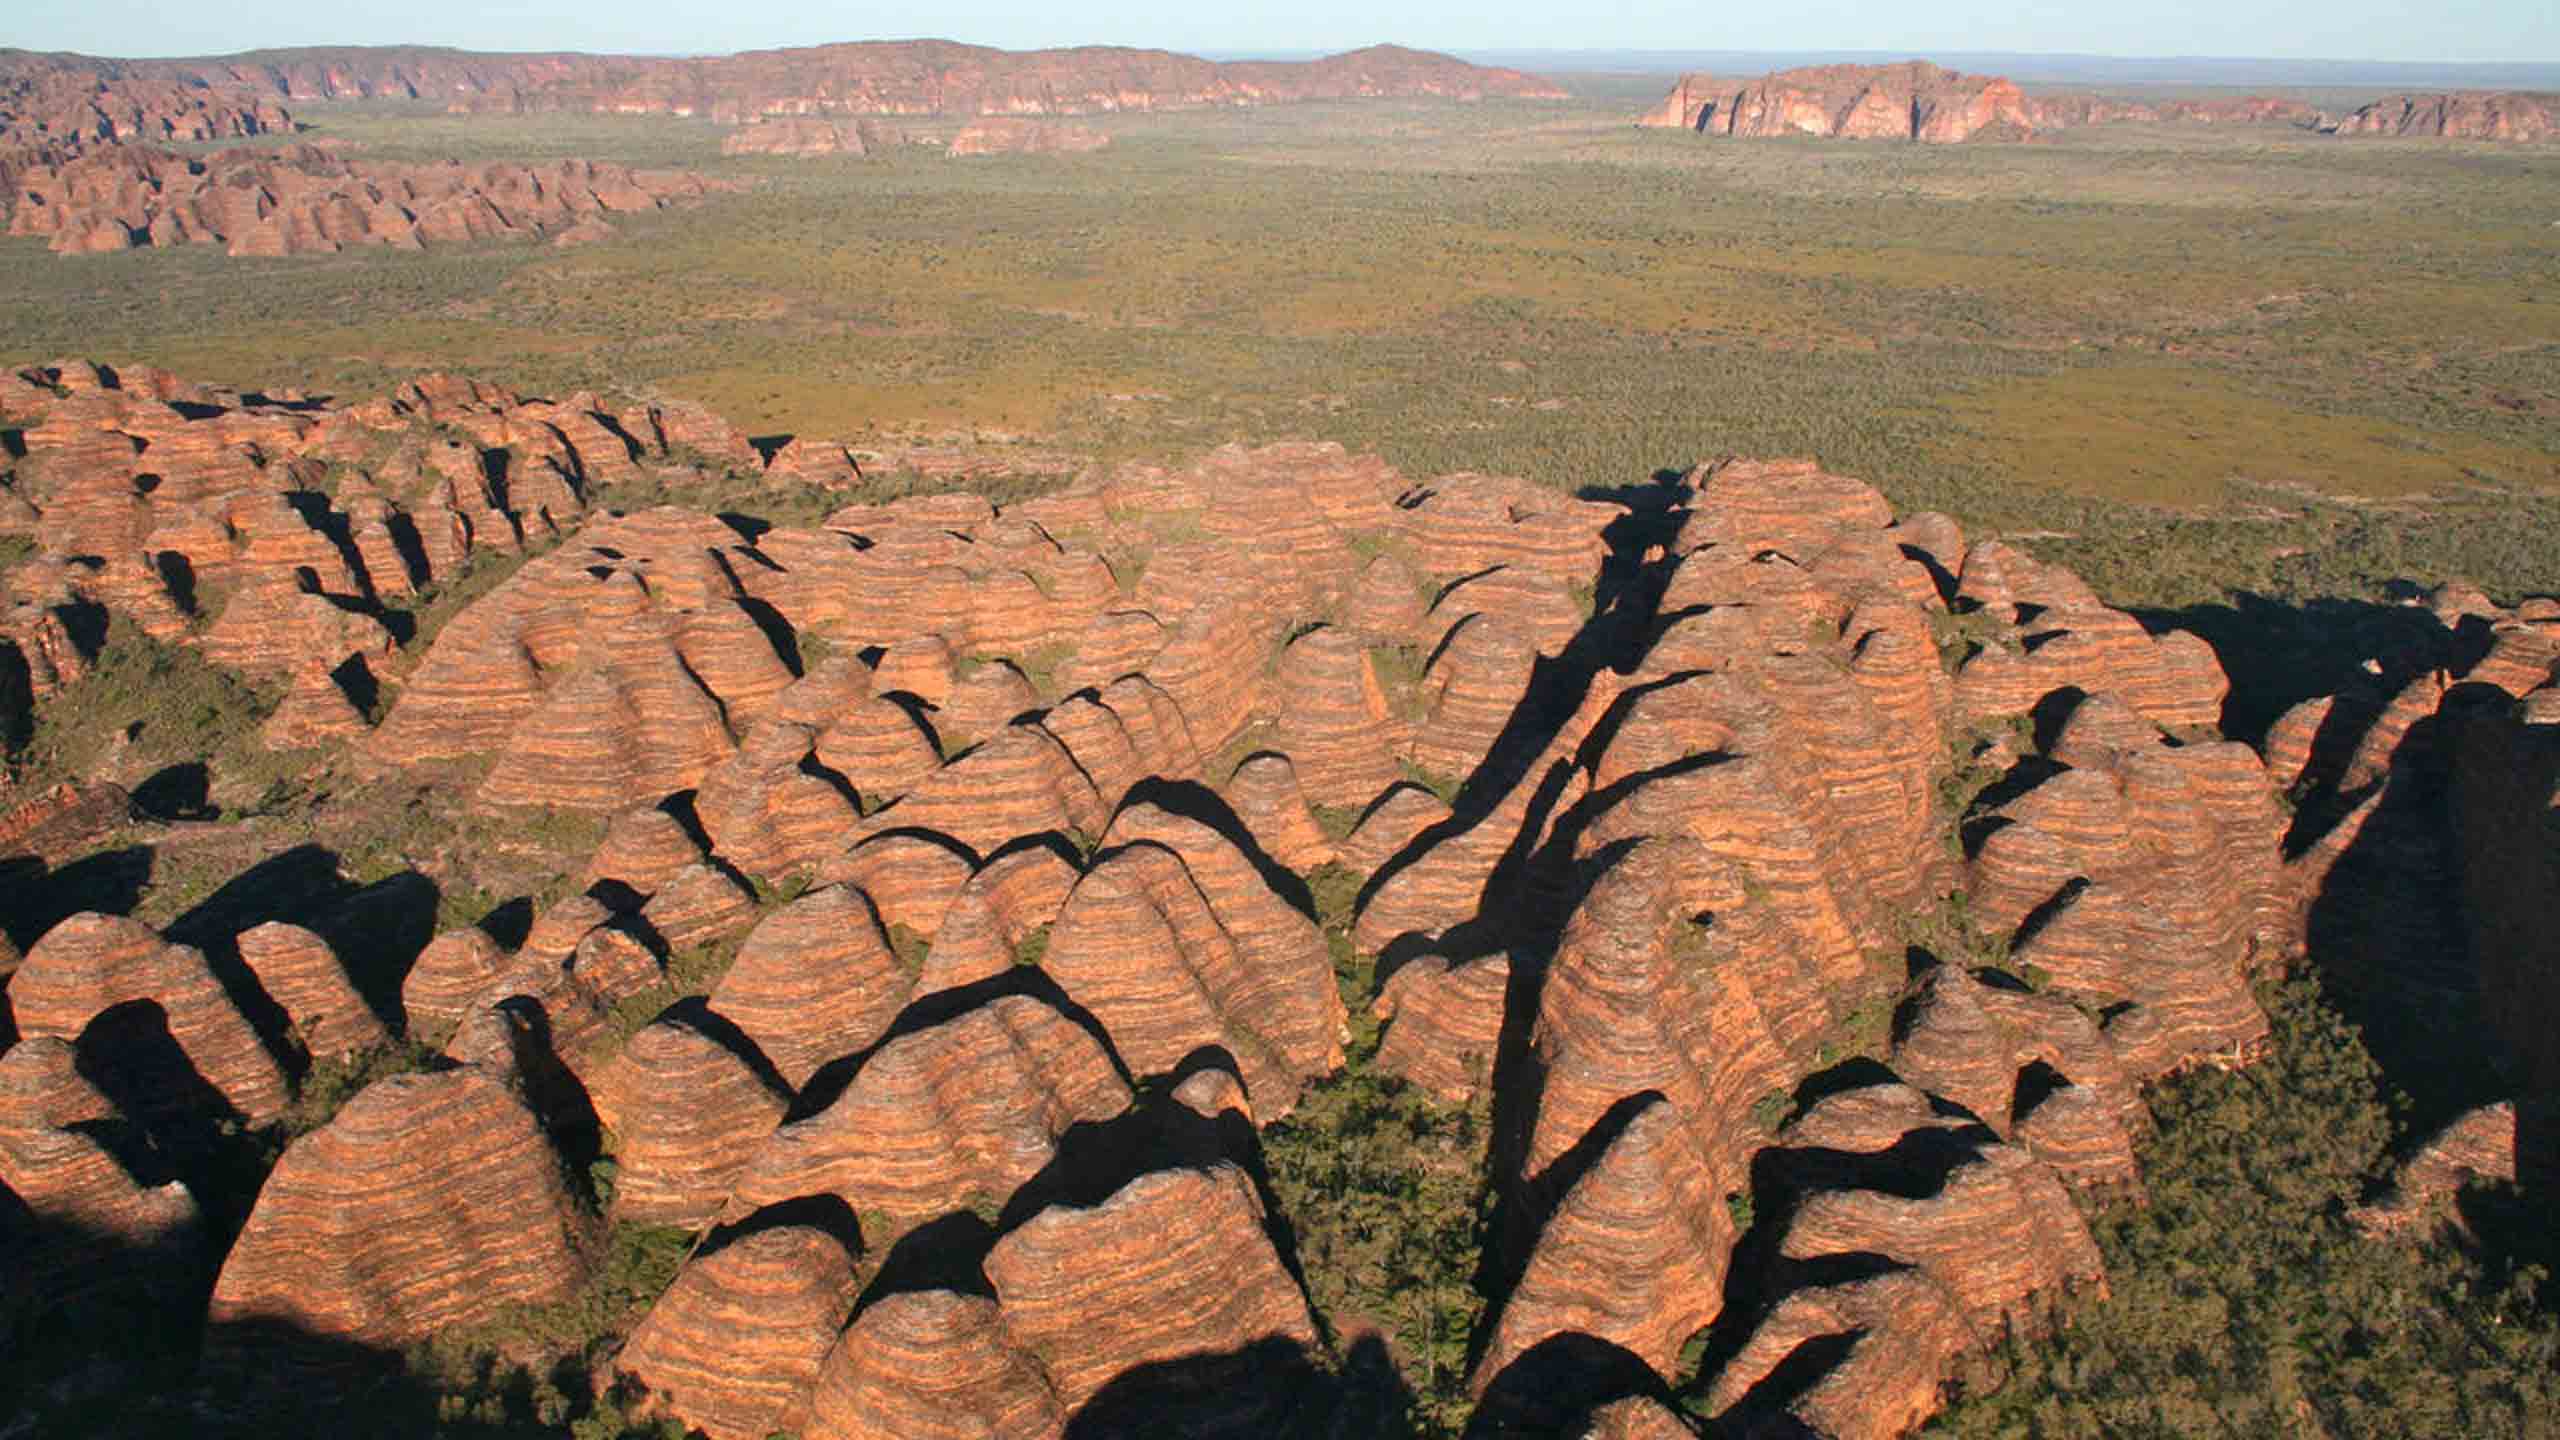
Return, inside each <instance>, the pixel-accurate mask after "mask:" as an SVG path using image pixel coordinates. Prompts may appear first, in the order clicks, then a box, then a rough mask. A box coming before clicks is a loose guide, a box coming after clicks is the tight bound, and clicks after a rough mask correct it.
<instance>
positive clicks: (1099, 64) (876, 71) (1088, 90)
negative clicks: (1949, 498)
mask: <svg viewBox="0 0 2560 1440" xmlns="http://www.w3.org/2000/svg"><path fill="white" fill-rule="evenodd" d="M46 59H47V57H32V56H31V57H27V58H26V60H24V61H21V62H19V63H21V64H40V63H44V62H45V61H46ZM76 63H77V64H78V65H80V66H83V67H87V68H90V69H94V70H97V71H99V72H101V73H103V74H105V75H106V76H108V77H109V78H115V79H121V78H124V77H126V76H132V77H137V78H144V79H153V80H163V81H179V82H187V83H195V84H203V85H216V86H225V87H238V88H243V89H247V90H249V91H251V92H253V93H256V94H260V95H266V96H273V97H276V98H279V99H287V100H315V99H403V100H422V99H426V100H442V101H445V102H446V103H447V104H448V105H450V106H451V107H452V108H454V109H457V110H501V111H517V110H592V111H594V112H596V113H599V114H675V115H700V116H707V117H711V118H716V119H724V120H734V119H738V118H743V117H746V116H751V115H805V114H843V115H950V116H976V115H1083V114H1098V113H1107V112H1112V111H1123V110H1164V109H1183V108H1196V107H1200V106H1208V105H1219V106H1227V105H1269V104H1287V103H1292V102H1301V101H1310V100H1342V99H1357V98H1368V97H1410V96H1430V97H1436V98H1443V99H1452V100H1475V99H1481V98H1485V97H1490V96H1506V97H1518V98H1528V99H1558V98H1561V97H1562V95H1563V92H1562V91H1560V90H1558V89H1556V88H1555V87H1554V86H1553V85H1551V84H1549V83H1547V82H1546V81H1544V80H1541V79H1538V78H1537V77H1535V76H1531V75H1523V74H1521V73H1519V72H1518V71H1514V70H1501V69H1491V68H1487V67H1484V66H1477V65H1469V64H1467V63H1465V62H1463V61H1460V60H1456V59H1453V58H1451V57H1449V56H1446V55H1436V54H1432V53H1430V52H1427V51H1419V50H1408V49H1405V48H1403V47H1401V46H1395V45H1378V46H1372V47H1370V48H1368V49H1365V50H1355V51H1350V52H1347V53H1344V54H1340V55H1330V56H1326V57H1324V58H1323V59H1319V60H1310V61H1272V60H1249V61H1229V62H1224V63H1219V62H1212V61H1208V60H1201V59H1197V58H1194V57H1192V56H1189V55H1177V54H1174V53H1172V52H1170V51H1164V50H1133V49H1126V48H1121V47H1116V46H1104V45H1092V46H1079V47H1075V48H1071V49H1060V50H1031V51H1007V50H994V49H989V48H987V47H984V46H977V45H959V44H954V43H952V42H950V41H947V40H892V41H867V42H857V43H852V44H839V45H817V46H809V47H806V48H801V49H791V50H761V51H748V52H744V53H741V54H736V55H726V56H717V57H712V58H708V59H657V58H648V57H640V56H621V55H577V54H551V55H485V54H473V53H470V52H466V51H457V50H440V49H431V48H425V47H407V46H386V47H377V48H364V47H339V48H315V49H307V50H275V51H263V52H251V53H249V54H244V55H234V56H224V57H216V58H208V59H195V60H87V59H81V60H77V61H76Z"/></svg>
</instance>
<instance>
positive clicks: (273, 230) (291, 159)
mask: <svg viewBox="0 0 2560 1440" xmlns="http://www.w3.org/2000/svg"><path fill="white" fill-rule="evenodd" d="M0 170H6V171H8V178H9V180H10V182H11V183H10V186H9V189H10V200H11V203H10V205H9V207H8V217H9V225H8V233H10V234H12V235H41V236H46V237H48V238H49V242H50V247H51V248H52V249H53V250H54V251H55V252H56V253H57V254H64V255H86V254H97V253H100V252H107V251H116V250H129V249H135V248H139V247H143V246H170V245H220V246H222V247H223V252H224V253H225V254H229V255H310V254H329V253H333V252H336V251H340V250H348V249H354V248H358V247H362V246H383V247H387V248H390V249H396V250H424V249H430V248H435V247H441V246H446V245H464V244H473V243H478V242H482V241H500V240H504V241H533V240H541V239H546V238H547V239H551V240H553V241H555V242H573V241H575V240H578V239H587V238H593V237H594V236H595V235H596V234H599V233H610V227H609V225H608V224H607V222H606V219H605V217H607V216H609V215H612V214H616V213H621V212H628V211H634V210H655V209H659V208H661V207H664V206H667V205H671V204H690V203H693V202H696V201H699V200H700V199H701V198H702V197H703V195H704V194H705V193H706V190H707V185H706V182H704V181H703V180H702V179H701V178H700V177H699V176H695V175H692V174H689V173H684V172H677V171H647V170H642V171H634V170H631V169H630V168H628V167H626V166H622V165H617V164H613V163H610V162H597V161H589V160H562V161H556V162H552V163H548V164H534V165H510V164H495V165H469V166H466V165H461V164H456V163H451V162H448V163H445V164H441V165H395V164H384V163H379V162H375V161H369V160H363V159H358V158H352V157H349V156H347V155H345V154H342V153H340V152H338V151H336V150H333V149H330V148H326V147H323V146H317V145H293V146H287V147H284V148H281V149H255V150H252V149H245V148H243V149H231V150H217V151H213V152H211V153H209V154H202V155H186V154H180V153H177V152H175V151H170V150H163V149H159V148H156V147H152V146H144V145H111V146H101V147H98V148H95V149H90V150H86V151H82V152H79V153H76V154H73V155H71V156H69V157H67V158H63V159H58V160H47V159H36V160H32V161H30V162H29V163H25V164H22V165H19V166H15V167H11V166H7V165H4V164H0Z"/></svg>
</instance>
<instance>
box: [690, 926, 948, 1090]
mask: <svg viewBox="0 0 2560 1440" xmlns="http://www.w3.org/2000/svg"><path fill="white" fill-rule="evenodd" d="M913 984H914V977H913V976H911V975H909V974H908V973H907V972H906V971H905V969H904V968H903V967H902V966H901V965H900V963H899V960H898V957H897V955H896V954H895V953H894V952H892V951H891V949H890V947H889V941H888V937H887V936H885V935H883V934H882V933H881V930H880V922H879V920H878V919H877V918H875V917H874V915H873V913H872V909H871V903H870V901H869V900H868V899H867V898H866V897H865V896H864V895H863V894H862V892H861V891H859V890H856V889H854V888H852V887H850V886H842V885H836V886H829V887H827V888H825V889H821V890H813V891H811V892H810V893H808V894H806V895H803V896H801V897H800V898H799V899H797V900H794V901H792V902H791V903H790V904H788V905H785V906H783V907H782V908H781V909H779V910H776V911H774V912H773V913H772V914H771V915H768V916H766V917H765V918H764V920H763V921H762V922H761V923H759V924H758V925H757V926H756V928H755V929H754V930H753V931H752V932H751V933H749V935H748V936H747V938H746V942H745V943H744V944H742V945H740V946H739V947H738V958H737V959H736V960H735V961H733V962H732V963H731V964H730V966H729V970H728V973H726V974H725V975H723V976H722V977H721V979H720V983H719V985H718V986H717V987H715V988H714V989H713V990H712V992H711V1000H710V1004H711V1009H712V1010H713V1011H714V1012H715V1013H717V1014H718V1015H720V1016H721V1017H723V1018H724V1019H727V1020H728V1021H730V1022H731V1023H733V1024H735V1025H736V1026H737V1027H738V1028H739V1029H740V1030H741V1031H743V1032H745V1034H746V1036H747V1038H748V1039H750V1040H752V1041H754V1042H755V1044H756V1047H757V1048H758V1049H759V1050H761V1051H762V1052H763V1054H764V1058H765V1059H766V1060H767V1061H768V1062H769V1063H771V1064H772V1066H773V1068H774V1069H775V1070H776V1071H777V1072H778V1073H780V1075H781V1076H782V1079H783V1080H784V1082H785V1083H787V1084H789V1085H790V1086H792V1087H793V1088H794V1089H798V1088H799V1087H801V1086H804V1085H806V1084H808V1083H809V1079H810V1077H811V1076H813V1075H815V1074H817V1073H818V1071H819V1070H820V1069H821V1068H822V1067H824V1066H825V1065H826V1064H827V1063H828V1062H830V1061H833V1060H838V1059H842V1058H844V1057H846V1056H849V1055H857V1054H860V1053H861V1052H863V1051H865V1050H868V1049H869V1048H871V1046H872V1045H873V1044H874V1043H875V1042H876V1041H878V1040H879V1038H880V1037H881V1036H882V1035H883V1034H886V1033H887V1032H888V1029H889V1023H890V1022H891V1021H893V1020H895V1019H896V1018H897V1017H898V1012H899V1011H901V1010H903V1009H904V1008H906V1003H907V1000H908V998H909V995H910V993H911V990H912V987H913Z"/></svg>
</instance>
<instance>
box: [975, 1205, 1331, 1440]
mask: <svg viewBox="0 0 2560 1440" xmlns="http://www.w3.org/2000/svg"><path fill="white" fill-rule="evenodd" d="M986 1270H987V1280H988V1282H989V1283H990V1284H991V1285H992V1286H994V1288H995V1293H996V1303H997V1306H998V1308H999V1313H1000V1314H1001V1316H1002V1321H1003V1326H1004V1330H1005V1332H1006V1334H1007V1335H1008V1336H1009V1337H1010V1338H1012V1340H1013V1341H1014V1343H1015V1344H1017V1345H1020V1346H1022V1347H1024V1348H1027V1349H1029V1350H1030V1351H1031V1352H1032V1353H1033V1354H1036V1355H1039V1356H1041V1357H1042V1359H1043V1368H1044V1369H1045V1370H1046V1371H1047V1373H1048V1380H1049V1384H1050V1386H1051V1387H1052V1389H1053V1390H1054V1392H1055V1393H1056V1395H1057V1398H1058V1403H1059V1406H1060V1407H1061V1408H1062V1409H1064V1410H1066V1411H1067V1412H1068V1413H1070V1414H1073V1413H1077V1412H1079V1411H1083V1410H1085V1409H1086V1407H1087V1406H1089V1405H1090V1404H1092V1403H1093V1402H1094V1401H1096V1399H1097V1398H1098V1397H1102V1396H1103V1392H1104V1390H1105V1388H1106V1387H1107V1386H1109V1385H1110V1384H1111V1383H1112V1382H1113V1381H1114V1380H1115V1379H1118V1378H1119V1377H1121V1376H1124V1375H1127V1374H1130V1373H1131V1372H1143V1371H1144V1370H1145V1369H1146V1367H1147V1366H1148V1364H1149V1363H1150V1362H1160V1361H1171V1360H1176V1359H1185V1360H1192V1361H1194V1363H1193V1364H1192V1365H1191V1366H1190V1367H1188V1368H1187V1370H1186V1373H1185V1374H1184V1376H1183V1378H1182V1380H1181V1382H1180V1383H1178V1384H1176V1385H1169V1386H1167V1387H1165V1388H1166V1391H1167V1392H1168V1393H1159V1394H1152V1395H1149V1396H1147V1397H1146V1398H1145V1399H1144V1401H1143V1402H1137V1401H1134V1397H1133V1413H1134V1414H1149V1413H1152V1414H1155V1415H1159V1416H1161V1415H1163V1414H1165V1413H1167V1412H1168V1411H1171V1412H1173V1413H1179V1414H1182V1415H1184V1418H1185V1422H1186V1423H1185V1430H1186V1432H1187V1433H1194V1434H1223V1433H1231V1432H1232V1433H1250V1430H1251V1428H1252V1425H1253V1422H1254V1420H1255V1419H1257V1418H1259V1419H1262V1420H1264V1421H1265V1423H1268V1421H1269V1420H1271V1419H1276V1418H1277V1417H1276V1416H1271V1415H1267V1414H1261V1413H1258V1412H1260V1411H1261V1409H1262V1407H1264V1406H1267V1405H1269V1404H1270V1403H1271V1400H1272V1398H1273V1394H1272V1392H1273V1389H1274V1387H1273V1386H1272V1385H1271V1384H1269V1383H1268V1381H1267V1379H1265V1378H1263V1377H1257V1376H1255V1375H1254V1374H1253V1371H1254V1370H1255V1369H1256V1368H1257V1366H1268V1365H1269V1364H1270V1362H1269V1360H1268V1359H1267V1358H1266V1357H1264V1355H1263V1354H1262V1353H1261V1349H1260V1348H1259V1347H1266V1346H1271V1345H1275V1344H1276V1345H1277V1346H1279V1347H1281V1348H1282V1349H1284V1350H1288V1349H1296V1348H1300V1347H1305V1346H1309V1345H1312V1344H1313V1343H1314V1341H1315V1325H1314V1321H1313V1319H1312V1317H1310V1316H1309V1315H1308V1313H1307V1302H1306V1297H1305V1296H1304V1295H1303V1294H1301V1293H1300V1292H1299V1289H1298V1286H1297V1282H1296V1281H1294V1280H1292V1279H1290V1278H1289V1274H1288V1272H1287V1271H1286V1270H1284V1269H1282V1268H1281V1266H1280V1257H1279V1256H1278V1255H1277V1254H1276V1253H1275V1252H1274V1251H1273V1250H1272V1249H1271V1246H1270V1242H1269V1241H1268V1240H1267V1239H1266V1238H1265V1237H1264V1236H1263V1234H1262V1206H1261V1203H1260V1201H1258V1200H1257V1199H1256V1198H1255V1196H1254V1190H1253V1183H1252V1181H1251V1180H1250V1179H1248V1178H1247V1177H1246V1175H1245V1174H1244V1172H1243V1171H1241V1170H1239V1169H1237V1168H1235V1167H1234V1166H1232V1165H1221V1166H1218V1167H1216V1168H1214V1169H1209V1170H1189V1169H1178V1170H1162V1171H1157V1172H1155V1173H1154V1174H1150V1175H1142V1176H1140V1177H1138V1178H1137V1179H1135V1180H1132V1181H1130V1182H1129V1183H1128V1184H1127V1185H1125V1186H1123V1187H1121V1189H1120V1190H1118V1191H1117V1192H1115V1193H1114V1194H1112V1195H1111V1196H1110V1197H1109V1198H1108V1199H1106V1200H1104V1201H1103V1202H1102V1203H1100V1204H1098V1205H1095V1206H1092V1207H1090V1208H1077V1207H1071V1206H1057V1207H1053V1208H1051V1209H1048V1210H1045V1211H1042V1212H1041V1213H1040V1214H1039V1215H1037V1216H1035V1217H1033V1218H1032V1219H1031V1220H1029V1221H1027V1222H1026V1223H1024V1224H1023V1225H1022V1226H1021V1227H1020V1228H1018V1229H1015V1230H1013V1231H1011V1232H1010V1233H1008V1234H1007V1235H1006V1236H1005V1237H1004V1238H1003V1239H1001V1240H999V1241H997V1242H996V1244H995V1246H994V1248H993V1249H991V1250H990V1251H988V1253H987V1261H986ZM1218 1359H1224V1360H1225V1361H1226V1364H1225V1365H1224V1366H1223V1367H1220V1366H1218V1365H1216V1364H1214V1363H1200V1362H1202V1361H1209V1362H1214V1361H1216V1360H1218ZM1221 1369H1223V1370H1224V1371H1225V1372H1226V1373H1223V1374H1221V1373H1218V1372H1219V1371H1220V1370H1221ZM1139 1404H1143V1406H1144V1407H1145V1408H1143V1409H1138V1408H1136V1406H1137V1405H1139ZM1239 1412H1242V1413H1239Z"/></svg>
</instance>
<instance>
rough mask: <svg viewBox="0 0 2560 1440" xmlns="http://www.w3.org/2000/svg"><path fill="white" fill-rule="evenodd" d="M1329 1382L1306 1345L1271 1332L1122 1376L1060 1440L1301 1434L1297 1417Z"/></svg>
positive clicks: (1321, 1400) (1318, 1401)
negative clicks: (1220, 1350) (1239, 1346)
mask: <svg viewBox="0 0 2560 1440" xmlns="http://www.w3.org/2000/svg"><path fill="white" fill-rule="evenodd" d="M1329 1383H1330V1382H1329V1380H1328V1378H1327V1377H1326V1376H1325V1375H1324V1373H1323V1372H1322V1371H1320V1370H1318V1369H1317V1368H1316V1363H1315V1357H1314V1355H1312V1354H1311V1353H1309V1351H1308V1349H1307V1347H1306V1346H1304V1345H1301V1344H1299V1343H1298V1342H1297V1341H1295V1340H1291V1339H1288V1338H1286V1337H1284V1336H1276V1335H1275V1336H1272V1337H1269V1338H1267V1339H1263V1340H1258V1341H1256V1342H1254V1343H1253V1344H1251V1345H1247V1346H1246V1347H1244V1348H1243V1349H1241V1350H1237V1351H1233V1352H1230V1353H1227V1354H1223V1355H1193V1356H1186V1357H1184V1358H1182V1359H1179V1360H1160V1361H1156V1362H1153V1363H1151V1364H1146V1365H1140V1366H1136V1367H1134V1368H1132V1369H1130V1370H1126V1371H1123V1372H1122V1373H1121V1374H1120V1375H1118V1376H1116V1377H1115V1378H1113V1379H1112V1381H1111V1382H1110V1383H1109V1384H1107V1385H1105V1386H1103V1387H1102V1389H1101V1390H1100V1392H1098V1393H1097V1394H1095V1395H1094V1397H1093V1398H1092V1399H1091V1400H1089V1401H1087V1402H1085V1404H1084V1405H1083V1406H1082V1407H1081V1408H1079V1409H1078V1410H1077V1411H1076V1413H1075V1414H1073V1415H1071V1416H1069V1417H1068V1418H1067V1428H1066V1432H1065V1435H1064V1436H1063V1437H1062V1440H1190V1437H1194V1436H1204V1435H1233V1436H1238V1437H1241V1436H1246V1435H1274V1434H1280V1435H1286V1434H1294V1433H1299V1432H1298V1430H1297V1426H1296V1423H1295V1417H1297V1416H1299V1415H1301V1414H1302V1413H1304V1412H1305V1411H1306V1410H1308V1409H1309V1408H1310V1407H1312V1406H1322V1405H1324V1404H1325V1402H1326V1399H1327V1397H1325V1396H1324V1395H1323V1394H1322V1393H1321V1392H1322V1391H1323V1390H1324V1389H1325V1388H1326V1387H1327V1386H1328V1385H1329Z"/></svg>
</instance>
